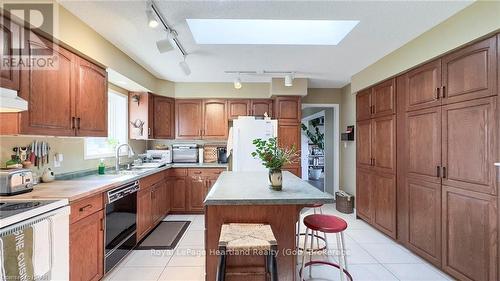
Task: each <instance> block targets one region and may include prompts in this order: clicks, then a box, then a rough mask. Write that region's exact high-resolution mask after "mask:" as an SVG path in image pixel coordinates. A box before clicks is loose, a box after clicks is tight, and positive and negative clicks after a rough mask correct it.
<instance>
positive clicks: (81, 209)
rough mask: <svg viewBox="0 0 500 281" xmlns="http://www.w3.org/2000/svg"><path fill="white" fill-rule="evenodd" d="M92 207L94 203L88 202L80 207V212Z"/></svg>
mask: <svg viewBox="0 0 500 281" xmlns="http://www.w3.org/2000/svg"><path fill="white" fill-rule="evenodd" d="M91 208H92V204H87V205H85V206H83V207H81V208H80V209H79V211H80V212H85V211H86V210H88V209H91Z"/></svg>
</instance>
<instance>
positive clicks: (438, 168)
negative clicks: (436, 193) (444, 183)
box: [436, 166, 441, 178]
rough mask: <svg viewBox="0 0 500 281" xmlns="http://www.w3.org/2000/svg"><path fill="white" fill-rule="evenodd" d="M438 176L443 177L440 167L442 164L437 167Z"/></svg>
mask: <svg viewBox="0 0 500 281" xmlns="http://www.w3.org/2000/svg"><path fill="white" fill-rule="evenodd" d="M436 176H437V177H438V178H440V177H441V167H440V166H437V167H436Z"/></svg>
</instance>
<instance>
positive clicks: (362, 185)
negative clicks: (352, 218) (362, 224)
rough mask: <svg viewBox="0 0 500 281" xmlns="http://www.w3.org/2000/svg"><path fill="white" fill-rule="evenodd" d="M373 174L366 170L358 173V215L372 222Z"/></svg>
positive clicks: (358, 170)
mask: <svg viewBox="0 0 500 281" xmlns="http://www.w3.org/2000/svg"><path fill="white" fill-rule="evenodd" d="M373 184H374V182H373V174H372V173H371V172H370V171H368V170H364V169H357V171H356V215H358V216H359V217H361V218H362V219H364V220H366V221H368V222H371V221H372V218H373V190H374V186H373Z"/></svg>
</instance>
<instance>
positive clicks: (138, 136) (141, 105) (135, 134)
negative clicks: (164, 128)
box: [128, 92, 153, 140]
mask: <svg viewBox="0 0 500 281" xmlns="http://www.w3.org/2000/svg"><path fill="white" fill-rule="evenodd" d="M134 99H139V102H136V101H134ZM152 103H153V101H152V95H151V94H150V93H146V92H130V93H129V95H128V116H129V118H128V119H129V121H130V122H132V123H136V122H144V125H143V126H142V130H140V129H136V128H135V127H134V126H132V124H130V123H129V126H128V134H129V138H130V139H134V140H147V139H148V138H150V137H152V136H150V135H149V134H150V133H151V126H152V125H153V124H151V123H152V121H151V122H150V120H149V119H150V118H149V111H150V109H149V108H150V105H151V104H152Z"/></svg>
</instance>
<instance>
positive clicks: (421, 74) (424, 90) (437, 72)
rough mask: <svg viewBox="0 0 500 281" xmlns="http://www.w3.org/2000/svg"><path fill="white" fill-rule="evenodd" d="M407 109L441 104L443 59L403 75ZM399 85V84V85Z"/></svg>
mask: <svg viewBox="0 0 500 281" xmlns="http://www.w3.org/2000/svg"><path fill="white" fill-rule="evenodd" d="M402 77H403V78H402V79H400V80H399V81H402V83H403V86H402V87H404V88H405V89H404V93H405V94H406V97H405V100H406V104H405V108H406V111H411V110H418V109H422V108H427V107H434V106H440V105H441V96H442V93H441V90H442V88H441V60H440V59H438V60H435V61H432V62H429V63H427V64H424V65H422V66H419V67H417V68H415V69H413V70H411V71H409V72H407V73H405V74H403V76H402ZM398 87H399V85H398Z"/></svg>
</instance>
